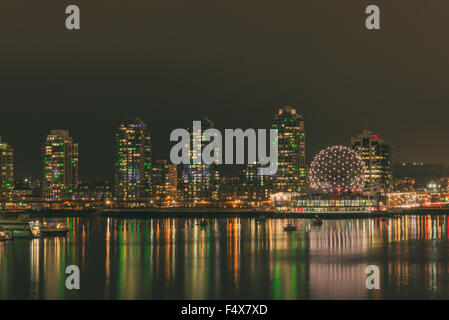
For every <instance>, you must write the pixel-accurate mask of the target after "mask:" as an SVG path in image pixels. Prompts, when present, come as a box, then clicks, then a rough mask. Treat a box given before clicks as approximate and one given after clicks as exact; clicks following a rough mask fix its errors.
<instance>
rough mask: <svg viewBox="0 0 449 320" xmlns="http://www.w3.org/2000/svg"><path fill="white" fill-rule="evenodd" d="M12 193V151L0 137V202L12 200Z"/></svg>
mask: <svg viewBox="0 0 449 320" xmlns="http://www.w3.org/2000/svg"><path fill="white" fill-rule="evenodd" d="M13 191H14V150H13V149H12V148H11V147H10V146H9V145H8V144H7V143H6V142H4V141H2V138H1V137H0V201H8V200H12V197H13Z"/></svg>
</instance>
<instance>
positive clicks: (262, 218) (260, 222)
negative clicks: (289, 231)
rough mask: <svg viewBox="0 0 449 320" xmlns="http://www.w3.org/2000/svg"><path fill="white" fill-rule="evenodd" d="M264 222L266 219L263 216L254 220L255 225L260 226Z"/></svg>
mask: <svg viewBox="0 0 449 320" xmlns="http://www.w3.org/2000/svg"><path fill="white" fill-rule="evenodd" d="M266 220H267V218H266V217H265V216H260V217H258V218H256V223H257V224H262V223H263V222H265V221H266Z"/></svg>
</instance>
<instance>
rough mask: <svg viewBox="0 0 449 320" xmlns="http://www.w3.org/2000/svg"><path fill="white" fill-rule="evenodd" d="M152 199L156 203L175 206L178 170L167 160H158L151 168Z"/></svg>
mask: <svg viewBox="0 0 449 320" xmlns="http://www.w3.org/2000/svg"><path fill="white" fill-rule="evenodd" d="M151 171H152V175H151V188H152V197H151V199H152V200H153V201H154V202H155V203H160V204H163V205H168V204H170V205H173V204H174V203H175V202H176V200H177V191H178V170H177V167H176V165H174V164H171V163H168V162H167V161H166V160H156V161H154V162H153V166H152V168H151Z"/></svg>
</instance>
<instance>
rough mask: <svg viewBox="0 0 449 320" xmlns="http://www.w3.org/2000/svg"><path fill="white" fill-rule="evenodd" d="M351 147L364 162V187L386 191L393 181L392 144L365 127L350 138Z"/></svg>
mask: <svg viewBox="0 0 449 320" xmlns="http://www.w3.org/2000/svg"><path fill="white" fill-rule="evenodd" d="M351 147H352V149H353V150H355V151H357V153H358V154H359V155H360V156H361V157H362V159H363V161H364V162H365V189H368V190H369V189H371V190H378V191H388V190H389V189H390V188H391V186H392V183H393V161H392V149H393V148H392V144H391V143H390V142H385V141H383V140H382V139H379V135H377V134H375V133H373V132H371V131H369V130H368V129H365V130H363V132H362V134H359V135H357V136H356V137H353V138H351Z"/></svg>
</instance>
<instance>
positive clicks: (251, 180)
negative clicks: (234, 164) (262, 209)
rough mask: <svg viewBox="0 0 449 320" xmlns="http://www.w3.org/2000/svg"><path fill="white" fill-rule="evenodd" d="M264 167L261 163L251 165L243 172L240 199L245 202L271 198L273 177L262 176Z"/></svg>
mask: <svg viewBox="0 0 449 320" xmlns="http://www.w3.org/2000/svg"><path fill="white" fill-rule="evenodd" d="M262 167H263V166H261V165H260V164H259V163H249V164H247V165H246V166H245V168H244V169H243V171H242V175H241V178H240V185H241V191H240V193H239V196H240V198H242V199H244V200H253V201H262V200H268V199H269V198H270V192H271V185H272V180H273V179H272V177H271V176H269V175H261V174H260V170H261V168H262Z"/></svg>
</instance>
